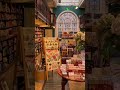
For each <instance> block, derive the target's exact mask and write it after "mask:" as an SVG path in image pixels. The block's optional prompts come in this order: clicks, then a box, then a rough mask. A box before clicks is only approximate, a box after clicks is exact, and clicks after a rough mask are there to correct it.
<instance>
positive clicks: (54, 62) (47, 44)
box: [43, 37, 61, 79]
mask: <svg viewBox="0 0 120 90" xmlns="http://www.w3.org/2000/svg"><path fill="white" fill-rule="evenodd" d="M43 42H44V52H45V60H46V71H47V73H46V74H47V79H48V71H52V70H56V69H57V68H58V67H59V66H60V64H61V57H60V52H59V42H58V38H56V37H44V39H43Z"/></svg>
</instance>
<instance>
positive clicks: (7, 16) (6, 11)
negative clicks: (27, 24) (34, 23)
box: [0, 1, 23, 30]
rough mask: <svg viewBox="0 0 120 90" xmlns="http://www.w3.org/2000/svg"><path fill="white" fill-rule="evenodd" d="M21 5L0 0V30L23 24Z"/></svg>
mask: <svg viewBox="0 0 120 90" xmlns="http://www.w3.org/2000/svg"><path fill="white" fill-rule="evenodd" d="M22 22H23V6H21V5H16V4H13V3H9V2H4V1H0V30H6V29H15V28H17V27H18V26H23V23H22Z"/></svg>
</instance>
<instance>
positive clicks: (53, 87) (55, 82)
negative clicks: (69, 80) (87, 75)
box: [44, 71, 69, 90]
mask: <svg viewBox="0 0 120 90" xmlns="http://www.w3.org/2000/svg"><path fill="white" fill-rule="evenodd" d="M52 75H53V76H52ZM61 79H62V78H61V77H60V76H59V75H58V74H57V72H55V71H54V72H53V74H52V72H49V78H48V81H46V82H45V86H44V90H61V87H62V86H61ZM65 90H69V87H68V84H66V87H65Z"/></svg>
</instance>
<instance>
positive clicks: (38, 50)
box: [35, 27, 44, 57]
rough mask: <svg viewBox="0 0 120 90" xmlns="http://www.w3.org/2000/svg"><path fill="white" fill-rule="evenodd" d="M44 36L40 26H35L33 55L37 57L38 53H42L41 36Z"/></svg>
mask: <svg viewBox="0 0 120 90" xmlns="http://www.w3.org/2000/svg"><path fill="white" fill-rule="evenodd" d="M43 36H44V30H43V29H41V28H40V27H36V28H35V56H36V57H37V56H38V55H39V54H40V53H42V52H41V51H42V48H43V46H42V45H43V43H42V37H43Z"/></svg>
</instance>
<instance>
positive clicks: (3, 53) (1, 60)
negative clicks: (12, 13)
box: [0, 36, 17, 73]
mask: <svg viewBox="0 0 120 90" xmlns="http://www.w3.org/2000/svg"><path fill="white" fill-rule="evenodd" d="M16 41H17V37H16V36H11V37H9V38H6V39H2V40H0V73H3V72H4V71H5V70H7V69H8V67H9V66H10V65H11V64H12V63H13V62H15V59H16Z"/></svg>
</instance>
